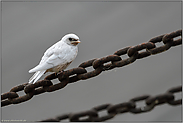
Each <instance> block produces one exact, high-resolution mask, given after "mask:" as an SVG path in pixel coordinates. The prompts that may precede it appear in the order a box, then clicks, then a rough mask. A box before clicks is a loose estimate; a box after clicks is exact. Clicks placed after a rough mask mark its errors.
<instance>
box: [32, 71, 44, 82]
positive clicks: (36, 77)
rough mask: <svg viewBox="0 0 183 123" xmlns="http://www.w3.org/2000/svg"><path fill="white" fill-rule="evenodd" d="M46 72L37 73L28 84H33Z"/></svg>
mask: <svg viewBox="0 0 183 123" xmlns="http://www.w3.org/2000/svg"><path fill="white" fill-rule="evenodd" d="M45 71H46V70H43V71H37V72H36V73H35V74H34V75H33V76H32V77H31V78H30V79H29V83H33V84H34V83H35V82H36V81H37V80H38V79H39V78H41V76H42V75H43V74H44V73H45Z"/></svg>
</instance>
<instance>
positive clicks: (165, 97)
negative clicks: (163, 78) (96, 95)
mask: <svg viewBox="0 0 183 123" xmlns="http://www.w3.org/2000/svg"><path fill="white" fill-rule="evenodd" d="M181 91H182V86H178V87H174V88H171V89H169V90H168V91H167V92H166V93H164V94H159V95H156V96H150V95H142V96H138V97H135V98H132V99H130V100H129V101H128V102H122V103H119V104H114V105H112V104H103V105H99V106H95V107H93V108H91V109H90V110H87V111H82V112H77V113H66V114H63V115H60V116H57V117H55V118H49V119H45V120H42V122H53V121H57V122H60V121H62V120H66V119H68V120H69V121H72V122H89V121H90V122H102V121H106V120H109V119H112V118H114V117H115V116H116V115H117V114H122V113H127V112H130V113H133V114H137V113H145V112H149V111H151V110H153V109H154V108H155V106H158V105H160V104H165V103H168V104H169V105H181V104H182V99H177V100H175V96H174V93H177V92H180V93H181ZM138 101H145V106H143V107H138V106H137V104H136V102H138ZM103 110H104V111H106V112H107V115H105V116H100V115H99V112H101V111H103ZM83 117H84V118H85V117H87V118H85V119H83Z"/></svg>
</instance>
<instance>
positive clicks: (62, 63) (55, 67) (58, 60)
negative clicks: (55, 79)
mask: <svg viewBox="0 0 183 123" xmlns="http://www.w3.org/2000/svg"><path fill="white" fill-rule="evenodd" d="M78 43H80V41H79V37H78V36H77V35H75V34H67V35H65V36H64V37H63V38H62V39H61V40H60V41H58V42H57V43H55V44H54V45H53V46H51V47H50V48H48V49H47V50H46V52H45V53H44V55H43V57H42V59H41V61H40V63H39V64H38V65H37V66H36V67H34V68H33V69H31V70H29V73H33V72H36V73H35V74H34V75H33V76H32V77H31V78H30V79H29V83H33V84H34V83H35V82H37V81H38V79H39V78H40V77H41V76H42V75H43V74H45V73H46V72H55V73H58V72H60V71H63V70H64V69H66V68H67V67H68V66H69V64H70V63H71V62H72V61H73V60H74V59H75V58H76V56H77V53H78Z"/></svg>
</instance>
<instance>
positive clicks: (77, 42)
mask: <svg viewBox="0 0 183 123" xmlns="http://www.w3.org/2000/svg"><path fill="white" fill-rule="evenodd" d="M79 43H81V41H74V42H72V43H71V44H74V45H77V44H79Z"/></svg>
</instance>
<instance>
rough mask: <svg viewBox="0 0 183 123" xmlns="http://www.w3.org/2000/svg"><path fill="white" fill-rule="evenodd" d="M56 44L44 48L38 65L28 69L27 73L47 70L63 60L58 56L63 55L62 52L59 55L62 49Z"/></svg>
mask: <svg viewBox="0 0 183 123" xmlns="http://www.w3.org/2000/svg"><path fill="white" fill-rule="evenodd" d="M56 44H57V43H56ZM56 44H55V45H53V46H51V47H50V48H49V49H47V50H46V52H45V53H44V55H43V57H42V59H41V61H40V63H39V65H37V66H36V67H35V68H33V69H31V70H29V73H32V72H36V71H39V70H47V69H50V68H52V67H55V66H57V65H59V64H60V63H62V62H63V61H62V58H61V57H60V56H62V57H64V54H63V55H61V54H62V50H63V49H62V47H57V46H58V45H56Z"/></svg>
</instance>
